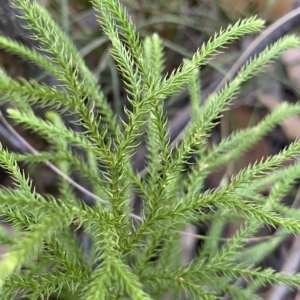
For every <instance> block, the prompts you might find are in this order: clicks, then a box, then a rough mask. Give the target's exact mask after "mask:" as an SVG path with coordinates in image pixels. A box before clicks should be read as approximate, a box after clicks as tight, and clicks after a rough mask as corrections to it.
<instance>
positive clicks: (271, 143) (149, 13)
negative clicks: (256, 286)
mask: <svg viewBox="0 0 300 300" xmlns="http://www.w3.org/2000/svg"><path fill="white" fill-rule="evenodd" d="M5 1H7V0H5ZM5 1H3V2H5ZM8 2H9V1H8ZM39 2H40V3H41V4H42V5H44V6H46V7H47V8H48V9H49V10H50V12H51V14H52V15H53V17H54V18H55V20H56V21H57V22H58V23H59V24H60V26H61V27H62V29H63V30H64V31H65V33H66V34H67V35H68V36H69V37H70V38H71V39H72V40H73V42H74V43H75V45H76V47H77V48H78V50H79V52H80V53H81V55H82V57H84V59H85V61H86V64H87V65H88V67H89V68H90V69H91V70H92V71H93V72H94V74H95V76H96V78H97V80H98V82H99V85H100V86H101V88H102V90H103V92H104V94H105V95H106V96H107V99H108V101H109V103H110V105H111V107H112V109H113V110H114V112H115V113H116V114H117V115H120V116H122V117H124V113H123V110H124V106H127V104H128V103H127V100H126V93H125V89H124V86H123V84H122V78H121V77H120V74H119V73H118V71H117V69H116V65H115V62H114V61H113V59H112V58H111V57H110V53H109V50H110V47H111V45H110V43H109V41H108V39H107V38H106V37H105V36H104V35H103V33H102V32H101V30H100V28H99V24H98V21H97V19H96V17H95V11H94V10H93V8H92V6H91V4H90V2H89V1H85V0H69V1H67V0H39ZM120 2H121V3H122V4H123V5H124V6H125V7H126V9H127V10H128V13H129V15H130V16H131V20H132V22H133V23H134V24H135V25H136V26H137V28H138V31H139V34H140V36H141V37H142V38H143V37H144V36H146V35H149V34H151V33H153V32H157V33H158V34H159V35H160V37H161V38H162V40H163V44H164V51H165V66H166V68H165V74H167V73H170V72H171V71H172V70H174V69H176V68H178V66H179V65H180V64H181V62H182V60H183V58H191V57H192V55H193V53H194V52H195V51H196V50H197V49H198V48H199V47H201V45H202V44H203V43H205V42H206V41H207V40H208V39H209V38H210V37H211V36H213V35H214V34H215V32H218V31H219V30H220V28H225V27H226V26H227V25H228V24H230V23H234V22H235V21H236V20H238V19H239V18H243V17H248V16H252V15H255V14H258V15H259V16H260V17H262V18H263V19H265V20H266V26H269V25H271V24H272V23H273V22H275V21H276V20H277V19H278V18H280V17H281V16H282V15H284V14H285V13H287V12H288V11H290V10H291V9H293V8H295V7H299V1H295V0H279V1H267V0H257V1H254V0H252V1H251V0H249V1H247V0H235V1H234V0H220V1H217V0H185V1H183V0H165V1H160V0H121V1H120ZM0 23H1V21H0ZM0 30H1V31H2V33H3V34H4V35H8V36H10V37H12V38H16V39H19V40H20V41H21V42H23V43H24V44H27V45H29V46H34V45H32V44H31V42H30V40H29V39H28V37H25V36H23V39H22V34H21V33H20V34H19V35H16V36H14V32H13V31H9V30H7V28H5V26H2V27H0ZM15 30H16V31H18V30H19V29H18V28H17V27H16V29H15ZM293 32H296V33H297V32H298V33H299V28H294V29H293ZM254 38H255V35H250V36H245V37H244V38H243V39H241V40H240V41H237V42H236V43H234V44H231V45H229V46H228V48H227V49H225V50H223V52H222V53H220V54H218V55H217V56H216V57H215V58H214V59H213V60H211V61H210V62H209V63H208V64H207V65H206V66H205V67H203V68H202V69H201V70H200V78H199V84H200V85H201V88H202V91H203V94H205V93H211V92H212V91H213V89H212V86H214V83H215V82H217V80H218V79H219V78H221V77H222V76H226V74H227V72H228V70H229V69H230V67H231V66H232V65H233V64H234V63H235V62H236V61H237V59H238V58H239V57H240V56H241V55H242V54H243V52H244V51H246V50H247V48H248V47H249V45H251V42H252V41H253V40H254ZM0 64H1V65H2V66H3V67H4V68H5V69H6V70H7V72H8V73H9V74H10V75H11V76H12V77H14V78H18V77H24V78H27V79H28V78H36V79H38V78H40V76H41V72H40V70H38V69H37V68H35V67H32V66H29V65H28V63H26V62H24V61H23V60H22V59H20V58H17V57H15V56H13V55H11V54H8V53H6V52H5V51H0ZM299 92H300V48H299V49H294V50H292V51H287V52H286V53H284V54H283V55H282V57H280V59H278V60H276V61H274V62H273V63H271V64H269V65H268V66H266V68H265V72H263V73H260V74H259V75H257V76H255V77H254V78H253V79H251V80H250V81H249V82H248V83H247V84H245V85H243V86H242V89H241V93H240V94H239V96H238V97H237V99H236V100H235V101H234V103H233V105H232V106H231V108H230V110H229V111H228V112H226V113H225V114H224V116H223V117H222V118H221V120H220V123H219V125H218V126H216V128H214V130H213V131H212V135H211V138H210V140H209V143H210V144H215V143H219V142H220V140H221V139H222V138H224V137H226V136H228V135H230V134H231V133H232V132H234V131H236V130H239V129H242V128H246V127H251V126H253V125H256V124H257V123H259V122H260V121H261V120H262V119H263V118H264V116H266V114H268V113H269V112H270V111H272V110H274V108H275V107H276V106H277V105H278V104H280V103H281V102H282V101H287V102H290V103H293V102H296V101H298V99H299ZM203 101H205V99H203ZM8 105H10V104H8ZM188 105H189V98H188V97H187V93H185V92H184V91H183V92H182V93H179V94H177V95H175V96H173V97H171V98H169V99H167V100H166V101H165V109H166V112H167V114H168V116H169V118H170V124H171V125H172V126H173V127H174V128H175V127H176V122H178V120H180V118H185V117H186V116H183V115H182V112H183V111H184V109H185V108H186V107H187V106H188ZM4 108H5V107H4ZM37 113H38V114H43V112H42V111H39V110H37ZM2 125H3V124H2ZM2 125H1V126H2ZM17 130H18V131H19V132H20V133H21V134H22V136H23V137H25V138H26V140H27V141H29V142H30V143H31V144H32V145H33V146H34V147H35V148H36V149H37V150H40V151H41V150H43V151H46V150H47V149H49V145H48V144H47V141H45V140H43V139H41V138H40V137H39V136H37V135H36V134H35V133H34V132H32V131H28V130H23V129H21V128H19V127H17ZM299 137H300V118H299V117H294V118H290V119H288V120H286V122H284V123H283V124H282V125H281V126H278V127H276V128H275V129H274V130H273V131H272V132H270V133H269V134H268V136H266V137H265V138H264V139H262V140H260V141H259V142H258V143H257V144H256V145H255V146H254V147H253V148H252V149H249V151H248V152H247V153H245V154H244V155H242V156H241V157H239V158H238V159H236V160H234V161H232V162H230V163H229V164H228V165H227V166H225V167H224V168H222V169H221V170H216V172H215V173H214V174H211V175H210V176H209V178H207V180H206V183H205V186H204V189H212V188H215V187H217V186H219V185H220V182H221V181H222V180H224V178H229V177H230V176H231V175H234V174H236V173H237V172H238V171H239V170H240V169H241V168H243V167H245V166H247V165H248V164H249V163H253V162H254V161H257V160H261V159H262V158H263V157H266V156H269V155H272V154H275V153H278V152H279V151H280V150H282V149H283V148H284V147H285V146H287V145H288V144H289V143H291V142H292V141H293V140H295V139H298V138H299ZM0 140H1V143H3V144H4V145H6V146H7V147H8V148H9V149H11V150H12V151H18V152H22V151H23V150H24V149H22V145H20V144H19V143H18V141H17V140H15V139H14V137H13V136H11V135H9V134H8V133H7V131H6V129H5V126H2V127H0ZM141 157H143V145H141V149H140V152H138V153H137V155H136V156H135V157H134V158H133V165H134V166H135V169H136V170H137V171H141V170H142V169H143V166H144V164H145V163H144V162H143V159H142V158H141ZM286 163H287V164H289V163H292V162H286ZM23 167H24V168H25V166H23ZM26 170H27V171H28V172H29V173H30V174H31V176H32V178H33V180H34V183H35V185H36V188H37V191H38V192H40V193H51V194H54V195H55V193H56V191H57V177H56V175H55V174H54V173H53V172H52V171H50V170H49V169H48V168H47V167H46V166H43V165H39V166H37V167H35V168H27V167H26ZM79 175H80V174H79ZM0 184H1V185H6V186H9V185H11V180H10V177H9V175H8V174H6V172H5V171H4V170H2V171H1V172H0ZM265 193H268V190H266V191H265ZM299 200H300V193H299V188H298V184H297V185H295V187H294V189H293V190H292V192H291V193H290V194H289V195H287V196H286V198H285V199H284V200H283V201H285V202H286V204H287V205H290V206H292V205H293V206H294V207H297V206H298V203H299ZM209 226H210V224H194V225H193V226H192V227H191V228H190V229H191V230H192V232H194V233H197V234H199V235H203V236H205V234H206V232H207V230H208V228H209ZM238 226H239V225H238V224H236V223H228V224H227V225H226V226H225V228H224V230H223V237H225V238H230V236H232V235H233V234H234V232H235V231H236V229H237V228H238ZM275 231H276V229H274V228H264V229H262V230H261V231H260V232H259V234H258V236H257V239H256V240H255V241H254V242H253V243H259V242H260V238H261V241H265V240H266V239H272V234H273V233H274V232H275ZM296 238H297V237H295V236H289V237H288V238H287V239H286V240H285V241H284V242H283V243H281V244H280V245H279V246H278V247H277V249H276V250H275V251H274V252H273V254H272V255H270V256H269V257H268V258H266V259H265V261H264V262H263V263H262V266H264V267H267V266H269V267H272V268H274V269H276V270H282V269H283V268H284V266H285V265H286V263H287V262H288V261H289V259H291V251H292V246H293V245H294V243H295V239H296ZM3 251H4V250H3ZM196 251H201V238H198V239H196V240H195V239H194V240H193V242H192V243H191V245H190V246H189V248H188V249H186V260H187V261H188V260H190V259H191V258H192V256H193V255H194V253H195V252H196ZM293 251H294V250H293ZM298 251H300V247H299V249H298ZM298 260H299V259H298ZM298 260H296V259H295V260H293V261H292V265H293V267H294V269H295V270H298V271H299V269H300V260H299V261H298ZM260 296H261V297H262V298H264V299H269V300H275V299H300V290H299V291H286V290H285V291H284V293H281V294H280V292H278V287H269V288H267V289H265V290H262V291H260ZM62 299H63V298H62Z"/></svg>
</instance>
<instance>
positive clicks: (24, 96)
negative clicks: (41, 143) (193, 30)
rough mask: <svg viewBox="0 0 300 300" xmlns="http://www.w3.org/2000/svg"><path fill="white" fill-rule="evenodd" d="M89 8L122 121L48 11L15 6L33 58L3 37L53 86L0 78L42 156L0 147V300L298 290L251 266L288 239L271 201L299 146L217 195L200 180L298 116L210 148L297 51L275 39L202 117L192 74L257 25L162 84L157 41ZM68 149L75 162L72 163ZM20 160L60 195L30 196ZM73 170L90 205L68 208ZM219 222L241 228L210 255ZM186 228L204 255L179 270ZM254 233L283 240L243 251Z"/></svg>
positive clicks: (113, 10) (231, 32) (293, 174)
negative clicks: (177, 101)
mask: <svg viewBox="0 0 300 300" xmlns="http://www.w3.org/2000/svg"><path fill="white" fill-rule="evenodd" d="M92 3H93V5H94V8H95V10H96V12H97V15H98V20H99V24H100V27H101V29H102V31H103V33H104V34H105V35H106V36H107V37H108V38H109V39H110V42H111V56H112V58H113V59H114V61H115V62H114V63H115V65H116V66H117V69H118V71H119V73H120V78H122V80H123V82H122V84H123V86H124V87H125V89H126V92H127V95H128V102H129V105H130V106H131V107H130V108H127V109H125V117H124V120H121V122H118V121H117V119H118V118H120V116H115V115H114V113H113V111H112V109H111V108H110V106H109V105H108V102H107V100H106V99H105V97H104V94H103V92H102V91H101V87H99V86H98V85H97V82H96V80H95V78H94V75H93V74H92V73H91V72H90V71H89V69H88V68H87V67H86V66H85V63H84V61H83V59H82V58H81V57H80V54H79V53H78V51H77V50H76V48H75V46H74V45H73V44H72V42H71V41H70V40H69V38H68V37H67V36H66V35H65V34H64V32H63V30H61V29H60V28H59V26H58V25H57V24H56V23H55V22H54V21H53V19H52V18H51V16H50V14H49V13H48V12H47V10H46V9H45V8H43V7H41V6H40V5H38V4H37V3H36V2H34V1H29V0H14V4H15V6H16V7H17V8H18V9H19V10H20V11H22V18H24V19H25V20H26V24H27V28H28V29H29V30H30V31H31V32H32V33H33V37H32V38H33V39H34V40H36V42H37V43H38V45H39V48H38V49H36V50H35V51H34V50H32V49H29V48H26V47H25V46H23V45H21V44H19V43H18V42H15V41H13V40H10V39H8V38H6V37H0V48H1V49H5V51H8V52H11V53H13V54H16V55H19V56H21V57H22V58H23V59H26V60H28V61H31V62H33V63H35V64H37V65H39V66H40V67H41V68H42V69H43V70H44V71H45V72H47V73H48V74H50V75H51V76H53V77H55V78H56V79H57V82H58V83H59V85H58V86H57V87H56V86H47V85H45V84H41V83H39V82H38V81H36V80H30V81H26V80H19V81H17V80H15V79H12V78H10V77H9V76H8V75H7V74H6V73H5V71H4V70H3V69H0V79H1V80H0V94H1V103H2V104H3V103H5V102H8V101H9V102H10V103H12V104H13V108H11V109H9V110H8V114H9V116H10V117H11V119H13V121H14V122H15V123H18V124H20V125H21V126H23V127H24V128H28V129H30V130H32V131H35V132H36V133H38V134H39V135H40V136H41V137H43V138H44V139H45V140H47V141H48V142H49V144H50V145H51V146H52V148H51V150H49V152H37V151H32V150H31V152H30V153H22V154H20V153H19V154H17V153H10V152H9V151H7V150H6V149H4V148H3V146H1V151H0V166H1V167H2V168H4V169H5V170H7V172H8V173H9V174H10V176H11V177H12V179H13V186H12V187H11V188H7V187H2V188H1V189H0V217H1V218H2V219H3V220H5V221H7V222H10V224H11V225H12V226H13V228H14V233H13V234H12V235H9V234H8V233H6V232H5V231H3V230H1V233H0V243H1V244H3V245H6V246H7V247H8V250H7V253H6V254H5V255H4V256H3V257H1V259H0V297H1V299H13V298H14V297H15V296H16V295H17V294H18V295H21V296H22V297H27V298H28V299H47V298H49V297H50V296H56V297H58V298H59V299H90V300H95V299H136V300H149V299H166V298H165V297H166V296H168V298H170V299H219V298H222V295H225V294H227V295H228V294H230V295H231V297H232V299H259V296H258V295H256V294H255V291H256V290H257V289H258V288H260V287H261V286H264V285H267V284H286V285H289V286H291V287H298V286H299V285H300V275H299V274H296V275H295V274H291V275H289V274H281V273H279V272H277V273H276V272H275V271H274V270H270V269H263V268H261V267H259V263H260V261H261V260H262V259H263V258H264V257H266V256H267V255H268V254H269V253H270V252H271V251H272V250H273V249H274V248H275V247H276V246H277V245H278V243H280V242H281V241H282V240H283V239H284V238H285V237H286V236H287V234H288V233H291V232H292V233H295V234H296V233H300V223H299V218H300V214H299V212H298V211H296V210H293V209H291V208H288V207H286V206H284V205H283V204H282V203H281V199H282V198H283V197H284V196H285V195H286V194H287V193H288V192H289V190H290V189H291V188H292V185H293V183H294V182H295V181H296V180H297V178H299V176H300V171H299V170H300V165H299V163H298V162H297V159H298V155H299V152H300V143H299V142H294V143H292V144H291V145H290V146H289V147H287V148H286V149H284V150H283V151H282V152H281V153H279V154H277V155H274V156H273V157H268V158H265V159H264V160H262V161H260V162H256V163H255V164H254V165H252V166H249V167H247V168H245V169H244V170H242V171H240V172H239V173H238V174H237V175H236V176H234V177H232V178H231V179H230V180H229V181H228V182H226V183H224V184H223V185H221V186H220V187H219V188H217V189H215V190H208V191H203V182H204V180H205V178H206V177H207V176H208V175H209V174H210V173H211V172H213V171H214V170H216V169H217V168H219V167H221V166H223V165H224V164H226V163H228V162H230V161H231V160H232V159H234V158H236V157H237V156H239V155H241V154H242V153H244V152H245V151H246V150H247V149H248V148H250V147H251V146H252V145H254V144H255V143H256V142H257V141H258V140H259V139H261V138H262V137H263V136H264V135H266V134H267V133H268V131H270V130H271V129H272V128H273V127H274V126H276V125H277V124H279V123H280V122H282V121H283V120H284V119H285V118H287V117H290V116H293V115H296V114H299V113H300V105H299V104H293V105H288V104H282V105H280V106H279V107H278V108H277V109H276V110H274V111H273V112H272V113H270V114H269V115H268V116H266V118H265V119H264V120H263V121H261V122H260V123H259V124H258V125H256V126H255V127H253V128H250V129H245V130H242V131H239V132H237V133H234V134H232V135H231V136H229V137H228V138H226V139H224V140H222V141H221V142H220V143H219V144H218V145H214V146H213V147H212V148H209V147H208V145H207V138H208V137H209V135H210V131H211V129H212V128H213V127H214V126H215V125H216V120H217V119H218V118H219V117H220V116H221V115H222V113H223V112H224V111H226V109H227V108H228V106H229V105H230V104H231V102H232V101H233V99H234V97H235V96H236V95H237V94H238V92H239V90H240V88H241V84H242V83H244V82H245V81H246V80H248V79H249V78H250V77H251V76H253V75H255V74H256V73H257V72H259V71H263V67H264V65H265V64H266V63H268V62H269V61H271V60H272V59H275V58H276V57H278V56H279V55H281V53H282V52H283V51H284V50H286V49H290V48H293V47H296V46H298V45H299V43H300V40H299V38H298V37H296V36H287V37H284V38H282V39H281V40H279V41H278V42H276V43H275V44H274V45H272V46H270V47H269V48H267V49H266V50H264V51H263V52H262V53H261V54H260V55H259V56H257V57H255V58H254V59H253V60H251V61H249V62H248V63H247V64H246V65H245V66H244V67H243V68H242V69H241V71H240V72H239V74H238V75H237V76H236V77H235V79H233V80H232V81H231V82H229V83H228V84H227V85H226V86H225V87H224V88H223V89H222V90H220V91H219V92H218V93H217V94H214V95H211V96H210V97H209V98H208V99H207V101H206V102H205V104H204V105H203V106H201V107H200V106H199V103H200V101H199V100H200V97H201V91H200V85H199V67H201V66H202V65H204V64H206V63H207V62H208V60H210V59H213V57H214V55H216V54H218V53H219V52H220V51H224V49H225V47H226V44H228V43H230V42H234V41H235V40H237V39H238V38H240V37H242V36H243V35H245V34H247V33H252V32H255V31H258V30H260V29H261V28H262V26H263V22H262V21H261V20H259V19H257V18H255V17H252V18H249V19H245V20H242V21H239V22H237V23H236V24H234V25H230V26H229V27H228V28H227V29H222V30H221V31H220V32H219V33H216V34H215V36H214V37H212V38H211V39H210V40H209V41H208V42H207V43H206V44H204V45H203V46H202V47H201V48H200V49H199V50H198V51H197V52H196V53H195V54H194V56H193V57H192V58H191V59H190V60H184V61H183V63H182V65H181V66H180V67H179V68H178V69H176V70H174V71H173V72H171V74H168V75H167V76H166V75H164V50H163V46H162V45H163V43H162V41H161V40H160V37H159V36H158V35H157V34H154V35H152V36H149V37H146V38H145V39H144V40H143V39H141V38H140V37H139V34H138V32H137V29H136V28H135V26H134V24H133V23H132V22H131V20H130V17H129V16H128V14H127V12H126V10H125V9H124V8H123V7H122V6H121V5H120V3H119V2H118V1H117V0H105V1H104V0H93V1H92ZM184 88H188V89H189V94H190V100H191V103H192V114H191V122H190V124H189V125H188V127H187V128H186V130H185V132H184V133H183V135H182V138H181V140H180V141H179V140H178V143H177V144H176V145H173V144H172V143H171V142H170V138H169V133H168V118H167V115H166V113H165V110H164V100H165V99H166V98H167V97H169V96H172V95H173V94H175V93H177V92H178V91H180V90H182V89H184ZM32 105H35V106H36V105H37V106H40V107H42V108H44V109H46V110H48V112H47V113H46V117H45V119H42V118H40V117H38V116H37V115H36V114H35V113H34V110H33V109H32V108H31V107H32ZM65 113H68V114H74V115H76V124H77V125H80V126H81V128H82V129H83V130H82V132H75V131H73V130H72V129H70V128H68V127H67V126H66V125H65V124H64V122H63V118H64V114H65ZM100 115H101V117H99V116H100ZM12 134H13V133H12ZM15 134H16V133H15ZM19 137H20V136H19ZM141 138H145V144H146V146H147V153H148V155H147V167H146V168H145V170H144V171H143V174H137V173H135V171H134V169H133V168H132V166H131V160H132V156H133V154H134V153H135V152H136V151H138V149H139V148H138V146H139V143H140V141H141ZM24 145H27V146H28V144H26V143H25V144H24ZM70 145H72V146H76V147H77V148H78V149H80V150H81V151H83V152H84V153H85V155H84V156H80V155H77V154H76V153H75V152H74V151H72V150H71V147H70ZM28 149H29V150H30V149H31V148H30V147H29V148H28ZM49 149H50V148H49ZM191 158H192V159H193V160H192V161H193V162H191ZM291 158H293V159H295V161H296V162H295V164H294V165H293V166H289V167H286V168H285V169H284V168H280V167H281V165H282V163H284V162H285V161H286V160H287V159H291ZM18 162H24V163H26V164H28V165H30V166H31V167H33V166H35V165H36V164H41V163H45V164H46V165H47V166H49V167H51V168H52V170H55V171H56V172H57V174H58V175H60V178H59V179H58V194H57V195H55V197H54V196H50V195H48V196H46V195H40V194H39V193H37V192H36V191H35V187H34V185H33V183H32V180H31V179H30V177H29V176H28V175H27V174H25V173H24V172H23V171H21V168H20V167H19V165H18ZM187 165H188V171H187V170H186V169H187ZM72 170H73V171H74V170H75V171H76V172H77V173H78V174H79V175H80V176H81V177H82V178H83V179H84V180H85V181H86V182H88V183H89V186H90V187H91V188H90V190H89V191H87V190H85V189H84V188H82V189H81V191H83V192H84V191H86V192H88V193H89V195H93V198H94V199H93V200H94V202H95V204H94V205H93V206H92V207H90V206H88V205H87V204H85V203H84V201H83V200H82V199H79V198H77V197H78V196H76V195H77V194H76V193H75V192H74V187H75V188H78V185H76V183H75V182H74V181H72V180H71V179H70V177H71V175H72ZM274 182H276V184H275V185H274V186H273V187H272V188H271V192H270V194H269V195H268V196H263V195H262V194H261V193H260V192H261V191H262V189H263V188H264V187H266V186H270V185H271V184H272V183H274ZM137 196H138V197H139V199H140V201H141V203H142V208H141V211H140V213H139V214H138V215H136V214H133V212H132V201H133V199H134V198H135V197H137ZM229 220H230V221H234V220H237V221H238V222H240V224H241V225H240V229H239V230H238V232H237V233H236V234H235V235H234V236H233V237H232V238H231V239H230V240H226V241H225V242H224V243H223V244H220V243H219V242H218V238H220V235H221V231H222V228H223V225H224V224H225V222H226V221H229ZM194 221H198V222H204V221H205V222H210V224H211V226H210V230H209V232H208V233H207V236H206V237H204V243H203V246H202V252H200V253H199V255H197V256H196V257H195V258H194V260H193V261H191V262H190V264H186V263H183V260H182V253H181V243H180V241H181V235H182V234H184V232H183V230H184V228H185V226H186V225H188V224H189V223H191V222H194ZM241 222H242V223H241ZM262 226H273V227H280V228H281V229H280V230H281V235H279V234H278V235H276V234H275V235H274V239H273V241H272V243H269V242H268V243H264V242H262V243H260V244H257V245H255V246H253V247H250V248H249V247H248V248H245V246H246V243H247V239H249V238H251V237H253V235H254V234H255V233H256V232H257V230H259V228H261V227H262ZM79 228H81V230H83V231H84V232H85V238H88V239H89V243H88V244H89V247H87V248H86V249H83V248H84V246H83V245H82V241H81V242H80V240H79V239H78V236H77V235H76V231H77V230H78V229H79ZM241 253H242V254H241ZM242 256H246V257H247V259H242ZM238 278H243V279H246V281H247V282H248V283H249V289H243V288H240V287H238V286H237V285H235V284H234V282H235V281H236V280H237V279H238Z"/></svg>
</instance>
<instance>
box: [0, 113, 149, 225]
mask: <svg viewBox="0 0 300 300" xmlns="http://www.w3.org/2000/svg"><path fill="white" fill-rule="evenodd" d="M0 121H1V122H2V123H3V125H4V126H5V127H6V128H7V129H8V130H9V132H10V133H11V134H12V135H14V137H15V138H17V139H18V140H19V142H20V143H21V144H22V145H23V146H24V148H25V149H27V150H28V151H29V152H30V153H32V154H34V155H39V154H40V153H39V151H37V150H36V149H35V148H34V147H33V146H32V145H30V144H29V143H28V142H27V141H26V140H25V139H24V138H23V137H22V136H21V135H20V134H19V133H18V132H17V131H16V130H15V129H14V128H13V127H12V126H11V125H10V124H9V122H8V121H7V120H6V118H5V117H4V116H3V114H2V112H1V111H0ZM44 164H45V165H46V166H47V167H48V168H49V169H51V170H52V171H53V172H55V173H56V174H57V175H58V176H60V177H62V178H63V179H64V180H66V181H67V182H68V183H69V184H71V185H72V186H73V187H75V188H76V189H78V190H79V191H81V192H82V193H84V194H86V195H87V196H89V197H91V198H93V199H95V200H97V201H99V202H100V203H103V204H107V201H105V200H104V199H102V198H100V197H99V196H97V195H95V194H94V193H92V192H91V191H89V190H87V189H86V188H85V187H83V186H82V185H80V184H78V183H77V182H76V181H74V180H73V179H72V178H70V177H69V176H68V175H66V174H65V173H63V172H62V171H61V170H60V169H58V168H57V167H56V166H55V165H53V164H52V163H51V162H49V161H45V162H44ZM129 216H130V217H131V218H133V219H135V220H137V221H140V222H141V221H143V219H142V218H141V217H140V216H138V215H135V214H133V213H130V214H129Z"/></svg>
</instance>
